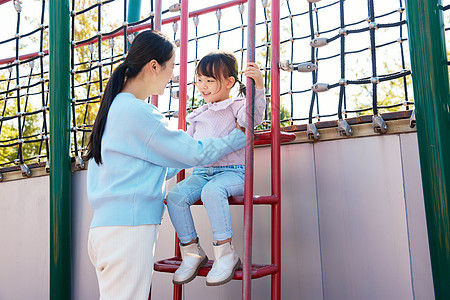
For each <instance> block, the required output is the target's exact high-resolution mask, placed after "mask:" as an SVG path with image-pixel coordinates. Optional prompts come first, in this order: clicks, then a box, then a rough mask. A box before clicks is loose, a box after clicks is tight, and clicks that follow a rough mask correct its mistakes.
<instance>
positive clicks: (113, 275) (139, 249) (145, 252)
mask: <svg viewBox="0 0 450 300" xmlns="http://www.w3.org/2000/svg"><path fill="white" fill-rule="evenodd" d="M157 238H158V225H141V226H105V227H95V228H91V229H90V230H89V239H88V253H89V258H90V259H91V262H92V264H93V265H94V267H95V271H96V273H97V279H98V286H99V290H100V300H110V299H113V300H131V299H132V300H141V299H142V300H147V299H148V295H149V291H150V285H151V283H152V273H153V259H154V254H155V246H156V239H157Z"/></svg>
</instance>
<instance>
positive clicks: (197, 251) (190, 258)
mask: <svg viewBox="0 0 450 300" xmlns="http://www.w3.org/2000/svg"><path fill="white" fill-rule="evenodd" d="M180 250H181V258H182V259H183V261H182V262H181V265H180V267H179V268H178V269H177V271H176V272H175V273H174V274H173V279H172V282H173V283H174V284H185V283H188V282H190V281H192V280H193V279H194V278H195V276H197V273H198V270H199V269H200V268H201V267H203V266H204V265H205V264H206V263H207V262H208V257H207V256H206V254H205V251H203V249H202V247H200V244H198V243H193V244H190V245H187V246H182V245H181V244H180Z"/></svg>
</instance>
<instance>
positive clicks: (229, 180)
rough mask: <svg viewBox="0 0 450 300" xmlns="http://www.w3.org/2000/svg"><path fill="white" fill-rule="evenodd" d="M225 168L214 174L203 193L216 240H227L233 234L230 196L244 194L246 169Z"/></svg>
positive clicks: (202, 196) (203, 199) (202, 197)
mask: <svg viewBox="0 0 450 300" xmlns="http://www.w3.org/2000/svg"><path fill="white" fill-rule="evenodd" d="M218 170H221V169H218ZM225 170H226V171H220V172H218V173H217V174H216V175H214V177H213V178H212V179H211V180H210V181H209V182H208V183H207V184H205V186H204V187H203V190H202V194H201V199H202V201H203V205H204V206H205V208H206V211H207V212H208V217H209V221H210V223H211V227H212V231H213V236H214V239H215V240H216V241H225V240H227V239H230V238H231V237H232V236H233V229H232V227H231V215H230V207H229V204H228V197H231V196H242V195H244V170H243V169H225Z"/></svg>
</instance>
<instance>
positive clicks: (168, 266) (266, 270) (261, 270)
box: [154, 257, 278, 280]
mask: <svg viewBox="0 0 450 300" xmlns="http://www.w3.org/2000/svg"><path fill="white" fill-rule="evenodd" d="M213 263H214V261H213V260H209V261H208V262H207V263H206V265H205V266H204V267H202V268H200V270H199V271H198V275H197V276H203V277H204V276H206V275H208V272H209V271H210V270H211V268H212V265H213ZM180 264H181V258H180V257H172V258H168V259H163V260H160V261H157V262H156V263H155V265H154V269H155V271H158V272H165V273H175V271H176V270H177V269H178V267H179V266H180ZM277 271H278V266H276V265H258V264H253V265H252V279H256V278H261V277H264V276H267V275H272V274H275V273H276V272H277ZM233 279H234V280H242V266H241V267H240V268H239V269H237V270H236V272H235V273H234V277H233Z"/></svg>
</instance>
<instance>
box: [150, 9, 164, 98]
mask: <svg viewBox="0 0 450 300" xmlns="http://www.w3.org/2000/svg"><path fill="white" fill-rule="evenodd" d="M161 1H162V0H156V1H155V2H156V3H155V16H154V18H153V24H154V25H153V27H154V29H155V30H161V11H162V8H161V7H162V3H161ZM158 99H159V97H158V95H153V96H152V104H153V105H154V106H156V107H158Z"/></svg>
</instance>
